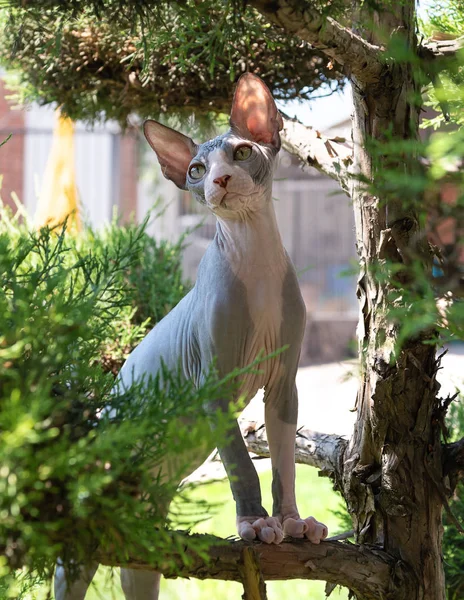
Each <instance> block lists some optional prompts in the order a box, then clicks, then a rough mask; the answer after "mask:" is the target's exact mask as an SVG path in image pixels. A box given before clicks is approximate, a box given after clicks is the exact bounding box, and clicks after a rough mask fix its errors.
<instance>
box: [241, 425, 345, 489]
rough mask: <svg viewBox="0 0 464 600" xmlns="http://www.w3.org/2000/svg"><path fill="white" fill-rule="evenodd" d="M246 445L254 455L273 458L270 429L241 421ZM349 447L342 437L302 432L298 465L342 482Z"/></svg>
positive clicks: (298, 440)
mask: <svg viewBox="0 0 464 600" xmlns="http://www.w3.org/2000/svg"><path fill="white" fill-rule="evenodd" d="M240 428H241V429H242V433H243V438H244V440H245V444H246V446H247V448H248V450H249V451H250V452H254V454H257V455H258V456H263V457H269V456H270V453H269V445H268V443H267V436H266V428H265V427H264V425H261V426H257V424H256V423H255V422H253V421H240ZM347 445H348V440H346V439H345V438H344V437H342V436H341V435H334V434H328V433H320V432H318V431H311V429H299V430H298V431H297V434H296V440H295V462H297V463H300V464H305V465H310V466H311V467H316V468H317V469H320V470H321V471H323V472H324V473H325V474H327V475H333V476H335V479H336V481H341V478H342V473H343V456H344V453H345V449H346V447H347Z"/></svg>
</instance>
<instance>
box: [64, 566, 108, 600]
mask: <svg viewBox="0 0 464 600" xmlns="http://www.w3.org/2000/svg"><path fill="white" fill-rule="evenodd" d="M97 569H98V563H96V562H94V563H92V564H90V565H86V566H82V567H80V568H79V572H78V573H76V574H73V577H72V578H71V577H70V574H69V573H68V572H66V569H65V568H64V566H63V564H62V563H61V561H60V560H58V562H57V565H56V570H55V584H54V590H55V600H84V598H85V594H86V593H87V590H88V588H89V585H90V584H91V583H92V579H93V577H94V575H95V573H96V571H97Z"/></svg>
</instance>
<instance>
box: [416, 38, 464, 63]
mask: <svg viewBox="0 0 464 600" xmlns="http://www.w3.org/2000/svg"><path fill="white" fill-rule="evenodd" d="M463 49H464V36H462V37H459V38H456V39H453V40H434V39H432V40H427V41H426V42H424V43H422V44H421V45H420V46H419V56H422V57H423V58H454V57H455V56H456V54H457V53H458V52H459V51H460V50H463Z"/></svg>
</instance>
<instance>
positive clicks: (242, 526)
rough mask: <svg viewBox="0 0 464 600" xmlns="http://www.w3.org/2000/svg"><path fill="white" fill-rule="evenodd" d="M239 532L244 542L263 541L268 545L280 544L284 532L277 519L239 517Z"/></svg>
mask: <svg viewBox="0 0 464 600" xmlns="http://www.w3.org/2000/svg"><path fill="white" fill-rule="evenodd" d="M237 531H238V535H239V536H240V537H241V538H242V540H246V541H247V542H251V541H253V540H256V539H258V540H261V541H262V542H266V544H280V542H281V541H282V540H283V539H284V532H283V531H282V525H281V524H280V521H279V519H276V518H275V517H237Z"/></svg>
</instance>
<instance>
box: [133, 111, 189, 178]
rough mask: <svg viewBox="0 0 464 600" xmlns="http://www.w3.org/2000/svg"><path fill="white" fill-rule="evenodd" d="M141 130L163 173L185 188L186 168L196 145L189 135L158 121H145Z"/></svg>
mask: <svg viewBox="0 0 464 600" xmlns="http://www.w3.org/2000/svg"><path fill="white" fill-rule="evenodd" d="M143 132H144V134H145V137H146V138H147V141H148V143H149V144H150V146H151V147H152V148H153V150H154V151H155V152H156V156H157V157H158V161H159V164H160V165H161V170H162V171H163V175H164V176H165V177H166V178H167V179H170V180H171V181H173V182H174V183H175V184H176V185H177V187H179V188H180V189H182V190H185V189H187V187H186V185H185V181H186V179H187V169H188V166H189V164H190V161H191V160H192V158H193V157H194V156H195V155H196V153H197V151H198V147H197V145H196V144H195V142H194V141H193V140H191V139H190V138H189V137H187V136H186V135H184V134H183V133H180V132H179V131H176V130H175V129H171V128H170V127H166V126H165V125H161V123H158V121H152V120H149V121H145V123H144V124H143Z"/></svg>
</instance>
